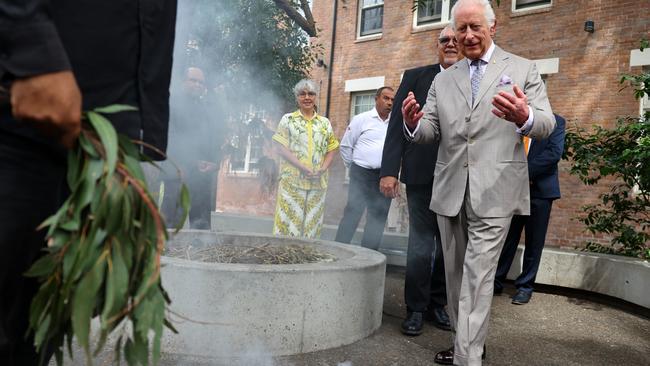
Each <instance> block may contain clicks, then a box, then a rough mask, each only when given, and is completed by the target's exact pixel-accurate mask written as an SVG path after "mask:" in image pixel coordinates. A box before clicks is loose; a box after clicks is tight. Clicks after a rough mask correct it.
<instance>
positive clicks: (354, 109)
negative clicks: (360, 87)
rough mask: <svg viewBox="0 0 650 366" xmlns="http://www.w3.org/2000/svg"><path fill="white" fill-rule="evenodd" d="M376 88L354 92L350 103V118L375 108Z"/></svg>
mask: <svg viewBox="0 0 650 366" xmlns="http://www.w3.org/2000/svg"><path fill="white" fill-rule="evenodd" d="M375 93H376V91H375V90H367V91H361V92H356V93H352V95H351V97H352V101H351V103H350V119H352V117H354V116H356V115H357V114H359V113H363V112H367V111H369V110H371V109H373V108H375Z"/></svg>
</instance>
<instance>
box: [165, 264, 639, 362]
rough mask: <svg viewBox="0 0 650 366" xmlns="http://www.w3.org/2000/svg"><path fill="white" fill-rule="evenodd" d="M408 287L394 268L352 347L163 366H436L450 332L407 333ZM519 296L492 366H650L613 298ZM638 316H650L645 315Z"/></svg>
mask: <svg viewBox="0 0 650 366" xmlns="http://www.w3.org/2000/svg"><path fill="white" fill-rule="evenodd" d="M403 283H404V274H403V269H400V268H393V267H389V270H388V273H387V276H386V292H385V300H384V318H383V323H382V326H381V328H380V329H379V330H378V331H377V332H376V333H375V334H373V335H371V336H370V337H368V338H366V339H363V340H361V341H358V342H356V343H353V344H351V345H348V346H344V347H338V348H335V349H330V350H326V351H320V352H314V353H309V354H303V355H298V356H291V357H282V358H279V359H275V360H271V359H270V358H265V357H263V356H260V355H258V356H257V357H254V358H253V357H252V358H251V359H247V360H239V361H237V362H235V361H229V362H226V363H222V362H216V361H208V360H203V361H199V360H187V359H185V360H178V359H175V358H171V357H169V356H167V357H165V359H164V361H163V365H170V366H171V365H217V364H224V365H233V366H235V365H236V366H270V365H274V366H303V365H304V366H339V365H340V366H398V365H399V366H419V365H427V366H429V365H434V363H433V356H434V354H435V352H436V351H437V350H441V349H444V348H447V347H448V346H449V345H450V342H451V340H450V335H449V332H445V331H442V330H438V329H437V328H434V327H433V326H428V327H427V328H426V329H425V331H424V333H423V334H422V335H421V336H419V337H405V336H403V335H402V334H401V333H400V331H399V326H400V323H401V321H402V318H403V316H404V313H405V310H404V309H405V308H404V303H403V300H402V298H403V296H402V293H403ZM546 290H547V291H548V290H553V289H549V288H547V289H546ZM554 291H557V290H554ZM512 293H514V289H513V288H506V292H505V293H504V294H503V295H501V296H497V297H495V298H494V301H493V308H492V316H491V320H490V332H489V338H488V342H487V359H486V361H485V362H484V364H485V365H531V366H532V365H540V366H542V365H543V366H548V365H562V366H565V365H640V366H641V365H643V366H648V365H650V319H648V318H647V317H644V316H641V315H636V314H633V313H631V312H629V311H627V310H630V309H629V308H630V306H627V305H626V304H622V303H615V304H611V303H612V300H611V299H607V298H602V297H597V298H596V299H593V298H592V299H586V297H593V296H589V295H586V294H584V293H576V292H572V293H570V294H568V295H567V293H566V291H565V293H564V294H552V293H541V292H538V293H535V294H534V295H533V298H532V300H531V302H530V303H529V304H527V305H524V306H519V305H512V304H511V303H510V298H509V295H511V294H512ZM649 296H650V295H649ZM603 302H604V303H603ZM605 303H610V304H609V305H607V304H605ZM611 305H614V306H611ZM626 308H627V309H626ZM631 310H633V311H635V312H637V313H638V312H639V311H641V312H644V313H645V314H644V315H646V316H647V315H648V313H647V311H643V310H642V309H634V308H632V309H631Z"/></svg>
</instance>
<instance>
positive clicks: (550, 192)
mask: <svg viewBox="0 0 650 366" xmlns="http://www.w3.org/2000/svg"><path fill="white" fill-rule="evenodd" d="M555 122H556V125H555V129H554V130H553V133H551V136H549V137H548V138H545V139H533V140H532V144H531V145H530V150H529V151H528V178H529V179H530V181H531V182H532V184H531V186H530V197H531V198H544V199H557V198H560V182H559V179H558V169H557V163H558V162H559V161H560V158H561V157H562V152H563V151H564V135H565V132H564V126H565V124H566V123H565V121H564V118H562V117H560V116H558V115H557V114H556V115H555Z"/></svg>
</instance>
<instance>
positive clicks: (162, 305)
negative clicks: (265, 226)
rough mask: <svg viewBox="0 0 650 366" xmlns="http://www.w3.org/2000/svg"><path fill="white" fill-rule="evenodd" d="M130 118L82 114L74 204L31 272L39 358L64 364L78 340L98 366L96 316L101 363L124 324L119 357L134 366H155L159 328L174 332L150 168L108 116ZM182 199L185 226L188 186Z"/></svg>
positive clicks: (73, 163) (50, 228)
mask: <svg viewBox="0 0 650 366" xmlns="http://www.w3.org/2000/svg"><path fill="white" fill-rule="evenodd" d="M132 109H133V108H131V107H128V106H120V105H113V106H109V107H104V108H98V109H96V110H93V111H88V112H85V113H84V123H83V130H82V133H81V135H80V137H79V144H78V146H77V148H76V149H73V150H71V151H70V152H69V154H68V172H67V177H66V179H67V182H68V186H69V188H70V192H71V193H70V196H69V197H68V199H67V200H66V201H65V202H64V204H63V205H62V206H61V208H59V210H58V211H57V212H56V213H55V214H54V215H52V216H50V217H49V218H48V219H46V220H45V221H44V222H43V224H42V225H41V227H42V228H47V241H48V250H47V253H46V254H45V255H44V256H43V257H41V258H40V259H39V260H38V261H37V262H36V263H34V265H33V266H32V267H31V268H30V270H29V271H28V272H27V275H28V276H32V277H37V278H38V279H39V281H40V282H41V287H40V288H39V291H38V293H37V294H36V296H35V298H34V300H33V302H32V304H31V307H30V319H29V321H30V328H31V330H32V331H33V332H34V343H35V345H36V347H37V349H41V348H42V347H43V345H45V344H49V345H51V346H53V347H54V348H55V356H56V360H57V363H58V364H62V362H63V358H62V353H63V345H64V343H67V344H68V349H69V352H70V347H71V346H70V345H71V342H72V339H73V338H75V339H76V340H77V342H78V343H79V345H80V346H81V347H82V348H83V349H84V350H85V353H86V363H87V364H90V365H92V357H91V352H90V342H89V334H90V322H91V319H92V318H93V317H95V316H98V317H99V321H100V329H99V333H100V339H99V344H98V345H97V350H96V351H95V353H97V352H99V351H100V350H101V349H102V347H103V346H104V344H105V342H106V339H107V336H108V334H109V333H111V332H113V331H114V330H115V329H116V327H118V326H119V324H121V323H122V320H124V319H127V320H128V321H129V322H130V324H131V327H130V329H131V333H130V335H129V336H126V337H124V336H120V337H119V338H118V341H117V344H116V348H115V349H116V353H117V354H116V357H117V359H118V360H119V358H120V355H121V354H123V355H124V357H125V358H126V361H127V363H128V364H129V365H136V364H141V365H147V364H149V354H151V355H153V363H156V362H157V360H158V359H159V357H160V342H161V337H162V332H163V328H164V327H165V326H167V327H169V328H171V329H172V330H173V327H171V323H169V321H168V319H166V313H165V311H166V307H167V304H168V303H169V297H168V296H167V294H166V293H165V290H164V288H163V287H162V284H161V281H160V267H161V263H160V256H161V255H162V252H163V250H164V244H165V240H166V239H167V231H166V229H165V223H164V221H163V218H162V216H161V215H160V212H159V211H158V208H157V207H156V205H155V203H154V201H153V199H152V198H151V195H150V194H149V192H148V191H147V188H146V183H145V177H144V172H143V171H142V168H141V166H140V162H141V161H143V160H145V161H146V160H148V158H147V157H146V156H145V155H143V154H142V153H141V152H140V150H139V149H138V148H136V146H135V145H134V143H133V142H132V141H130V140H129V139H128V138H126V137H124V136H119V135H118V134H117V133H116V131H115V129H114V128H113V126H112V125H111V123H110V122H109V121H108V120H107V119H106V118H105V117H104V116H103V115H104V114H111V113H118V112H122V111H126V110H132ZM181 191H182V195H181V205H182V207H183V209H184V211H185V212H184V215H185V216H186V215H187V211H188V209H189V193H188V192H187V187H185V185H183V186H182V188H181ZM152 334H153V337H152V338H151V335H152ZM150 338H151V340H152V341H153V342H150ZM150 346H151V349H150Z"/></svg>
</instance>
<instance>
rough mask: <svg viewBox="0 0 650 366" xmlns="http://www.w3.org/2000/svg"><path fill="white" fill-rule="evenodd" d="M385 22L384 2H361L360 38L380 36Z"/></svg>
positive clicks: (361, 0)
mask: <svg viewBox="0 0 650 366" xmlns="http://www.w3.org/2000/svg"><path fill="white" fill-rule="evenodd" d="M383 20H384V0H359V27H358V28H359V37H365V36H371V35H375V34H380V33H381V30H382V26H383V22H384V21H383Z"/></svg>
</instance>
